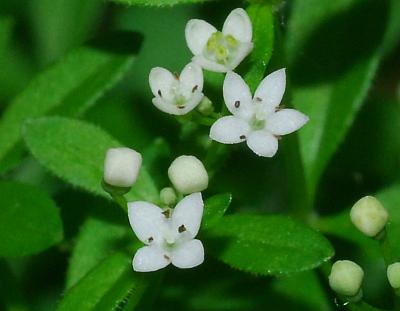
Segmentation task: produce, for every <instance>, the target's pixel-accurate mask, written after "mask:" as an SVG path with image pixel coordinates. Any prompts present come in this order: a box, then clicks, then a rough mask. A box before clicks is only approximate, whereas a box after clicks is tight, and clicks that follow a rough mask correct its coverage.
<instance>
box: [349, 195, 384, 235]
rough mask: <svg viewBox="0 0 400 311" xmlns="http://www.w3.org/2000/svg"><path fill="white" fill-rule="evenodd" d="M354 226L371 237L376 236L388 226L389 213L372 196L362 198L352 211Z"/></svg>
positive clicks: (351, 216)
mask: <svg viewBox="0 0 400 311" xmlns="http://www.w3.org/2000/svg"><path fill="white" fill-rule="evenodd" d="M350 218H351V221H352V222H353V224H354V226H356V227H357V229H358V230H360V231H361V232H362V233H364V234H365V235H367V236H369V237H376V236H377V235H378V234H379V233H380V232H381V231H382V230H383V229H384V228H385V226H386V223H387V221H388V218H389V214H388V212H387V211H386V209H385V208H384V207H383V206H382V204H381V203H380V202H379V201H378V200H377V199H376V198H374V197H372V196H366V197H363V198H361V199H360V200H358V201H357V202H356V204H354V206H353V207H352V208H351V211H350Z"/></svg>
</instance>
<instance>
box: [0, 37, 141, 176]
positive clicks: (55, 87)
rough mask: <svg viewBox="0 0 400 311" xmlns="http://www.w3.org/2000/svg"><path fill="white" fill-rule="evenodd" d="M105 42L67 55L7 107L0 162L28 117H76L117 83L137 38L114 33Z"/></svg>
mask: <svg viewBox="0 0 400 311" xmlns="http://www.w3.org/2000/svg"><path fill="white" fill-rule="evenodd" d="M104 40H105V41H104V43H102V44H101V45H100V44H99V43H98V42H97V41H96V42H93V43H92V44H91V45H87V46H84V47H81V48H78V49H76V50H75V51H73V52H71V53H70V54H68V55H67V56H66V57H65V58H64V59H62V60H61V61H60V62H59V63H57V64H56V65H54V66H53V67H51V68H49V69H48V70H46V71H45V72H43V73H41V74H40V75H39V76H38V77H37V78H36V79H34V80H33V81H32V82H31V83H30V84H29V86H28V87H27V88H26V89H25V90H24V91H23V92H22V93H21V94H20V95H19V96H18V97H17V98H16V99H15V100H14V101H13V102H12V103H11V104H10V105H9V107H8V109H7V110H6V111H5V112H4V114H3V117H2V119H1V120H0V160H1V159H3V158H4V157H5V156H6V155H7V153H9V152H10V151H12V149H13V148H14V147H15V146H16V145H17V143H18V142H19V141H20V139H21V126H22V124H23V122H24V121H25V120H27V119H28V118H34V117H40V116H43V115H47V114H50V113H54V112H56V113H58V114H65V115H68V116H79V115H81V114H82V113H83V112H84V111H85V110H87V109H88V108H89V107H90V106H92V105H93V103H94V102H95V101H96V100H97V99H98V98H99V97H101V96H102V95H103V94H104V92H105V91H106V90H108V89H109V88H111V87H112V86H113V85H115V84H116V83H117V82H118V81H119V80H120V78H121V77H122V74H123V73H124V72H125V71H126V70H127V69H128V67H129V66H130V65H131V63H132V61H133V58H134V56H133V55H134V54H135V53H136V52H137V50H138V46H139V45H138V42H139V40H138V36H137V35H135V34H132V33H115V34H113V37H112V38H109V39H107V40H106V39H104ZM102 42H103V41H102ZM132 42H133V43H132ZM124 44H126V46H124ZM121 47H123V48H121ZM57 109H59V111H57ZM0 170H1V165H0Z"/></svg>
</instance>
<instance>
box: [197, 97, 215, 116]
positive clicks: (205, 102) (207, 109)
mask: <svg viewBox="0 0 400 311" xmlns="http://www.w3.org/2000/svg"><path fill="white" fill-rule="evenodd" d="M197 110H198V111H199V112H200V113H201V114H203V115H205V116H208V115H210V114H212V113H213V112H214V106H213V104H212V102H211V100H210V99H209V98H208V97H207V96H204V97H203V99H202V100H201V102H200V104H199V105H198V106H197Z"/></svg>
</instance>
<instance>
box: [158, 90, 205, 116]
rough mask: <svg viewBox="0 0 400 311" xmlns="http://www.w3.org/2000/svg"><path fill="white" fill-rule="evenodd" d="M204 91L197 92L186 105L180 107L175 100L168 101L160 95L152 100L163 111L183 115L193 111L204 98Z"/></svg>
mask: <svg viewBox="0 0 400 311" xmlns="http://www.w3.org/2000/svg"><path fill="white" fill-rule="evenodd" d="M203 96H204V95H203V93H201V92H195V93H193V94H192V96H191V97H190V98H189V100H187V101H186V102H185V106H184V107H183V108H178V106H177V105H176V104H175V102H174V101H167V100H164V99H162V98H159V97H154V98H153V100H152V102H153V104H154V106H156V107H157V108H158V109H160V110H161V111H163V112H166V113H169V114H173V115H176V116H181V115H184V114H187V113H188V112H190V111H192V110H193V109H194V108H196V106H197V105H198V104H199V103H200V101H201V100H202V99H203Z"/></svg>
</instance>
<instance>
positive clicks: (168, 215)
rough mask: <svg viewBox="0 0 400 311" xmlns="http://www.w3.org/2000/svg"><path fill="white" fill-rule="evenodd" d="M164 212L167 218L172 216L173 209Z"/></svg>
mask: <svg viewBox="0 0 400 311" xmlns="http://www.w3.org/2000/svg"><path fill="white" fill-rule="evenodd" d="M162 213H163V215H164V216H165V217H166V218H170V217H171V210H170V209H166V210H165V211H163V212H162Z"/></svg>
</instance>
